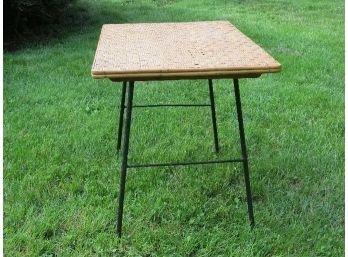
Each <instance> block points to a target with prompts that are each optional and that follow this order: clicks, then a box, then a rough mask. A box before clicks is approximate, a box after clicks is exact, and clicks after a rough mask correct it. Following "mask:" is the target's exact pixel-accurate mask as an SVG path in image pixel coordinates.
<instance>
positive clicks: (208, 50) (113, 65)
mask: <svg viewBox="0 0 348 257" xmlns="http://www.w3.org/2000/svg"><path fill="white" fill-rule="evenodd" d="M280 70H281V65H280V64H279V63H278V62H277V61H276V60H275V59H273V58H272V57H271V56H270V55H269V54H268V53H267V52H266V51H265V50H263V49H262V48H261V47H260V46H258V45H257V44H256V43H254V42H253V41H252V40H251V39H249V38H248V37H247V36H245V35H244V34H243V33H242V32H240V31H239V30H238V29H237V28H236V27H235V26H233V25H232V24H231V23H230V22H228V21H206V22H180V23H140V24H105V25H103V27H102V31H101V35H100V38H99V43H98V47H97V50H96V54H95V58H94V62H93V66H92V76H93V78H110V79H112V80H115V81H131V80H158V79H162V80H166V79H186V78H228V77H231V78H232V77H233V78H239V77H258V76H260V75H261V74H262V73H268V72H279V71H280Z"/></svg>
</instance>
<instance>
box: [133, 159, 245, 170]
mask: <svg viewBox="0 0 348 257" xmlns="http://www.w3.org/2000/svg"><path fill="white" fill-rule="evenodd" d="M243 161H244V160H243V159H230V160H212V161H197V162H168V163H149V164H129V165H127V168H147V167H163V166H186V165H197V164H214V163H228V162H243Z"/></svg>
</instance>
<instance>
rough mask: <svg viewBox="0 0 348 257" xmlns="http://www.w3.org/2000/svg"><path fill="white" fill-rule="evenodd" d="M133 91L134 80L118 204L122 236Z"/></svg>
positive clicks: (129, 100)
mask: <svg viewBox="0 0 348 257" xmlns="http://www.w3.org/2000/svg"><path fill="white" fill-rule="evenodd" d="M133 91H134V81H131V82H129V87H128V102H127V114H126V127H125V134H124V144H123V153H122V166H121V176H120V193H119V198H118V199H119V204H118V218H117V234H118V236H119V237H121V232H122V217H123V204H124V194H125V185H126V173H127V167H128V164H127V162H128V149H129V135H130V127H131V120H132V107H133Z"/></svg>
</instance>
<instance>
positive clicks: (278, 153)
mask: <svg viewBox="0 0 348 257" xmlns="http://www.w3.org/2000/svg"><path fill="white" fill-rule="evenodd" d="M77 4H78V5H79V6H80V7H79V10H80V12H77V15H83V16H84V17H86V18H85V23H84V24H80V25H79V26H77V27H71V28H70V27H68V26H66V28H64V30H66V32H65V33H59V34H58V36H57V38H56V39H51V40H49V41H45V42H43V43H40V44H38V43H32V44H28V45H27V46H25V47H23V48H21V49H20V50H18V51H15V52H5V54H4V144H5V145H4V187H5V188H4V190H5V191H4V195H5V202H4V216H5V218H4V226H5V228H4V237H5V242H4V243H5V245H4V248H5V255H6V256H277V257H280V256H306V257H307V256H343V253H344V244H343V238H344V196H343V193H344V168H343V164H344V2H343V1H332V0H326V1H310V0H304V1H285V0H282V1H275V0H273V1H270V0H266V1H256V0H245V1H242V0H238V1H237V0H235V1H227V0H225V1H223V0H221V1H211V0H196V1H175V0H158V1H151V0H144V1H133V0H127V1H112V0H108V1H106V0H103V1H81V0H80V1H79V2H78V3H77ZM82 12H83V13H82ZM216 19H219V20H221V19H223V20H229V21H231V22H232V23H233V24H234V25H236V26H237V27H238V28H239V29H240V30H241V31H242V32H244V33H245V34H246V35H248V36H249V37H250V38H252V39H253V40H254V41H255V42H257V43H258V44H260V45H261V46H262V47H264V48H265V49H266V50H267V51H268V52H269V53H270V54H271V55H273V56H274V57H275V58H276V59H277V60H278V61H279V62H280V63H281V64H282V66H283V71H282V72H281V73H279V74H269V75H263V76H261V78H259V79H242V80H241V81H240V86H241V96H242V104H243V112H244V122H245V132H246V139H247V145H248V150H249V157H250V172H251V181H252V191H253V197H254V207H255V219H256V227H255V229H254V230H253V231H250V227H249V223H248V216H247V206H246V197H245V189H244V179H243V174H242V166H241V165H240V164H222V165H207V166H191V167H175V168H169V167H166V168H152V169H131V170H129V172H128V176H127V187H126V199H125V213H124V214H125V216H124V226H123V232H124V233H123V238H122V240H121V241H120V242H119V241H118V240H117V237H116V235H115V227H116V211H117V206H118V202H117V196H118V191H119V184H118V183H119V170H120V159H118V158H116V136H117V125H118V110H119V109H118V104H119V97H120V92H121V87H120V83H111V82H110V81H107V80H93V79H92V78H91V75H90V69H91V65H92V61H93V57H94V51H95V48H96V45H97V40H98V36H99V33H100V28H101V25H102V24H103V23H125V22H131V23H134V22H165V21H194V20H216ZM215 96H216V104H217V119H218V129H219V136H220V141H221V153H220V154H218V157H219V158H221V159H223V158H229V157H231V156H233V157H234V156H239V155H240V152H239V149H240V148H239V136H238V125H237V117H236V110H235V102H234V93H233V86H232V81H231V80H219V81H215ZM208 99H209V94H208V84H207V81H205V80H201V81H168V82H141V83H137V84H136V86H135V96H134V102H135V103H136V104H140V103H169V102H170V103H173V102H175V103H202V102H208ZM131 134H132V137H131V141H130V162H131V163H135V162H159V161H179V160H180V161H185V160H201V159H213V158H217V156H216V154H215V153H214V152H213V135H212V129H211V123H210V112H209V109H200V108H198V109H194V108H171V109H170V108H166V109H146V110H145V109H135V110H134V115H133V123H132V133H131Z"/></svg>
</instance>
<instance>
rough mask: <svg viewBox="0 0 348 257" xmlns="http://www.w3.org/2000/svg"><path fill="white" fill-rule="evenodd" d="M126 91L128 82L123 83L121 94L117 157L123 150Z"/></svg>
mask: <svg viewBox="0 0 348 257" xmlns="http://www.w3.org/2000/svg"><path fill="white" fill-rule="evenodd" d="M126 89H127V82H126V81H123V83H122V92H121V104H120V118H119V122H118V135H117V155H118V153H119V152H120V149H121V141H122V129H123V116H124V102H125V98H126Z"/></svg>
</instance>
